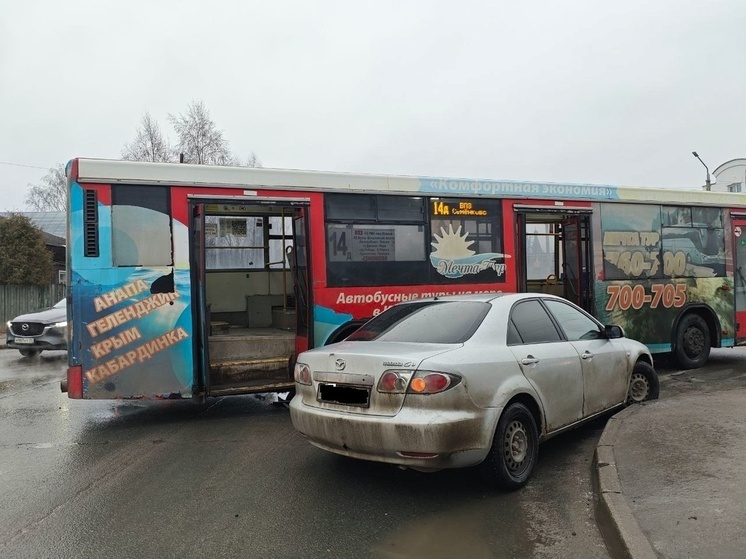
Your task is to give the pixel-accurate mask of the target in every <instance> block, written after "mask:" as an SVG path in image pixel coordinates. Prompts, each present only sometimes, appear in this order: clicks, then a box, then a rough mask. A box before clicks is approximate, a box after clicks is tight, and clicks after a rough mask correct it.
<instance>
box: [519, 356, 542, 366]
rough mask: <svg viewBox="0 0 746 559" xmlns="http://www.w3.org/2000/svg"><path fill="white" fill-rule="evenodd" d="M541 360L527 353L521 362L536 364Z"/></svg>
mask: <svg viewBox="0 0 746 559" xmlns="http://www.w3.org/2000/svg"><path fill="white" fill-rule="evenodd" d="M538 362H539V360H538V359H537V358H536V357H534V356H533V355H527V356H526V357H524V358H523V359H521V363H523V364H524V365H536V364H537V363H538Z"/></svg>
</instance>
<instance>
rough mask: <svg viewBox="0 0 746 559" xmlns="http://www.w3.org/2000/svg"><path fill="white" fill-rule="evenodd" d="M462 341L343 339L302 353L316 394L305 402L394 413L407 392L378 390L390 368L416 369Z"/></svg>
mask: <svg viewBox="0 0 746 559" xmlns="http://www.w3.org/2000/svg"><path fill="white" fill-rule="evenodd" d="M460 346H461V344H415V343H402V342H375V343H373V342H370V343H368V342H342V343H339V344H335V345H334V346H330V347H329V348H328V351H323V349H326V348H320V349H316V350H314V351H311V352H308V353H305V354H303V356H302V360H303V362H304V363H305V364H306V365H308V366H309V367H310V369H311V374H312V378H313V391H314V394H313V398H304V400H303V402H304V404H306V405H310V406H314V407H319V408H324V409H330V410H341V411H346V412H349V413H357V414H364V415H379V416H393V415H396V414H397V413H398V412H399V410H400V409H401V407H402V405H403V403H404V397H405V395H406V394H404V393H401V394H391V393H381V392H378V391H377V390H376V387H377V385H378V381H379V380H380V378H381V375H383V373H384V372H385V371H388V370H409V371H415V370H416V369H417V368H418V367H419V365H420V363H422V361H423V360H425V359H428V358H430V357H433V356H435V355H439V354H442V353H445V352H447V351H452V350H454V349H456V348H457V347H460Z"/></svg>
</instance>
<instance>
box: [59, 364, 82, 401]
mask: <svg viewBox="0 0 746 559" xmlns="http://www.w3.org/2000/svg"><path fill="white" fill-rule="evenodd" d="M65 388H66V390H63V392H67V397H68V398H73V399H75V400H80V399H81V398H83V366H82V365H74V366H72V367H68V368H67V385H66V386H65Z"/></svg>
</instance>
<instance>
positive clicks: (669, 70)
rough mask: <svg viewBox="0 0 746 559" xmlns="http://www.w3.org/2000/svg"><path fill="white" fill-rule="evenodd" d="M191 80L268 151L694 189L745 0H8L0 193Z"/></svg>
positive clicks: (717, 147) (741, 115)
mask: <svg viewBox="0 0 746 559" xmlns="http://www.w3.org/2000/svg"><path fill="white" fill-rule="evenodd" d="M192 100H202V101H204V103H205V105H206V106H207V108H208V109H209V110H210V112H211V116H212V118H213V120H214V121H215V123H216V124H217V126H218V127H219V128H220V129H222V130H223V132H224V134H225V137H226V138H227V139H228V140H229V141H230V144H231V148H232V150H233V151H234V152H235V153H237V154H239V155H242V156H244V157H245V156H246V155H248V154H249V153H250V152H252V151H254V152H255V153H256V154H257V155H258V156H259V159H260V160H261V161H262V163H263V165H264V166H265V167H279V168H295V169H315V170H328V171H349V172H365V173H391V174H404V175H428V176H449V177H464V178H487V179H514V180H536V181H552V182H578V183H599V184H614V185H639V186H661V187H671V188H697V187H700V186H701V185H702V184H704V179H705V169H704V167H702V165H701V164H700V163H699V162H698V161H697V160H696V159H695V158H694V157H693V156H692V154H691V152H692V150H696V151H697V152H698V153H699V154H700V156H701V157H702V159H703V160H704V161H705V163H706V164H707V165H708V166H709V167H710V170H711V171H712V170H714V168H715V167H717V166H718V165H720V164H721V163H723V162H725V161H727V160H729V159H732V158H736V157H746V145H745V143H746V1H744V0H723V1H718V0H712V1H708V2H702V1H701V0H700V1H695V0H676V1H672V0H668V1H665V2H664V1H658V0H623V1H603V2H599V1H597V0H587V1H580V0H561V1H560V0H556V1H549V0H543V1H542V0H535V1H533V2H520V1H516V0H509V1H506V0H485V1H470V0H460V1H457V2H456V1H454V2H436V1H435V0H432V1H424V0H423V1H416V0H396V1H388V0H377V1H375V2H360V1H351V0H348V1H335V2H333V1H326V0H314V1H313V2H305V1H297V2H290V1H282V0H271V1H269V0H261V1H257V0H230V1H229V0H212V1H206V0H200V1H196V0H179V1H176V0H173V1H165V0H145V1H142V0H128V1H122V0H116V1H108V0H66V1H64V2H61V1H59V0H25V1H19V0H0V117H1V120H0V130H1V132H0V162H2V164H0V210H2V209H4V210H14V209H15V210H22V209H24V208H25V203H24V201H25V196H26V191H27V185H28V183H33V182H37V181H38V180H39V179H40V178H41V177H42V176H43V175H44V174H45V171H44V169H45V168H48V167H50V166H54V165H55V164H57V163H62V162H65V161H67V160H68V159H71V158H73V157H105V158H118V157H120V152H121V149H122V147H123V145H124V144H125V143H126V142H128V141H130V140H131V139H132V138H133V137H134V132H135V127H136V125H137V124H138V122H139V120H140V117H141V116H142V114H143V113H144V112H145V111H149V112H150V113H151V114H152V116H153V117H155V118H156V119H157V120H158V121H159V122H160V123H161V125H162V127H163V130H164V132H167V133H168V134H169V136H170V137H171V139H173V138H174V134H173V132H172V131H171V130H170V129H169V126H168V122H167V119H166V117H167V115H168V113H179V112H182V111H184V110H185V109H186V107H187V105H188V103H189V102H190V101H192ZM8 164H13V165H8ZM21 165H27V166H31V167H24V166H21ZM36 167H39V168H36Z"/></svg>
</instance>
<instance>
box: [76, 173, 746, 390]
mask: <svg viewBox="0 0 746 559" xmlns="http://www.w3.org/2000/svg"><path fill="white" fill-rule="evenodd" d="M67 173H68V179H69V180H68V183H69V212H68V251H67V260H68V266H67V273H68V286H69V288H68V315H69V316H68V318H69V321H68V322H69V331H70V346H69V367H68V373H67V379H66V380H65V381H63V388H64V389H66V390H67V392H68V395H69V397H71V398H197V399H201V398H204V397H206V396H216V395H223V394H239V393H251V392H267V391H286V390H288V389H290V388H291V387H292V386H293V381H292V364H293V361H294V358H295V356H296V355H297V354H298V353H299V352H300V351H303V350H305V349H307V348H310V347H316V346H321V345H324V344H328V343H331V342H334V341H338V340H342V339H344V338H345V337H346V336H347V335H348V334H350V333H351V332H352V331H353V330H355V329H356V328H357V327H358V326H359V325H360V324H361V323H363V322H364V321H365V320H367V319H369V318H371V317H373V316H375V315H377V314H378V313H380V312H381V311H383V310H384V309H386V308H387V307H389V306H390V305H393V304H395V303H397V302H399V301H404V300H410V299H415V298H423V297H431V296H439V295H445V294H458V293H476V292H492V291H505V292H509V291H529V292H530V291H537V292H538V291H542V292H552V293H555V294H559V295H561V296H563V297H566V298H567V299H569V300H571V301H573V302H574V303H576V304H578V305H580V306H581V307H583V308H584V309H586V310H587V311H588V312H590V313H591V314H593V315H594V316H596V317H597V318H598V319H599V320H600V321H602V322H604V323H614V324H619V325H621V326H623V327H624V329H625V331H626V333H627V335H628V336H630V337H633V338H636V339H638V340H640V341H642V342H644V343H645V344H647V345H648V346H649V347H650V349H651V350H652V351H653V352H657V353H660V352H673V354H674V356H675V357H676V359H678V361H679V362H680V363H681V365H682V366H684V367H697V366H700V365H702V364H703V363H704V362H705V361H706V360H707V358H708V355H709V351H710V348H711V347H730V346H734V345H737V344H740V343H744V342H746V279H745V278H744V275H743V273H742V271H741V269H742V266H744V265H746V204H745V203H744V202H743V201H742V200H743V199H742V195H739V194H730V193H713V192H703V191H700V190H665V189H651V188H626V187H615V186H606V185H577V184H551V183H536V182H512V181H493V180H462V179H441V178H427V177H400V176H382V175H353V174H343V173H321V172H307V171H287V170H271V169H254V168H236V167H209V166H198V165H183V164H162V163H139V162H124V161H110V160H96V159H74V160H72V161H71V162H70V163H69V165H68V168H67ZM742 230H743V233H742Z"/></svg>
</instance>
